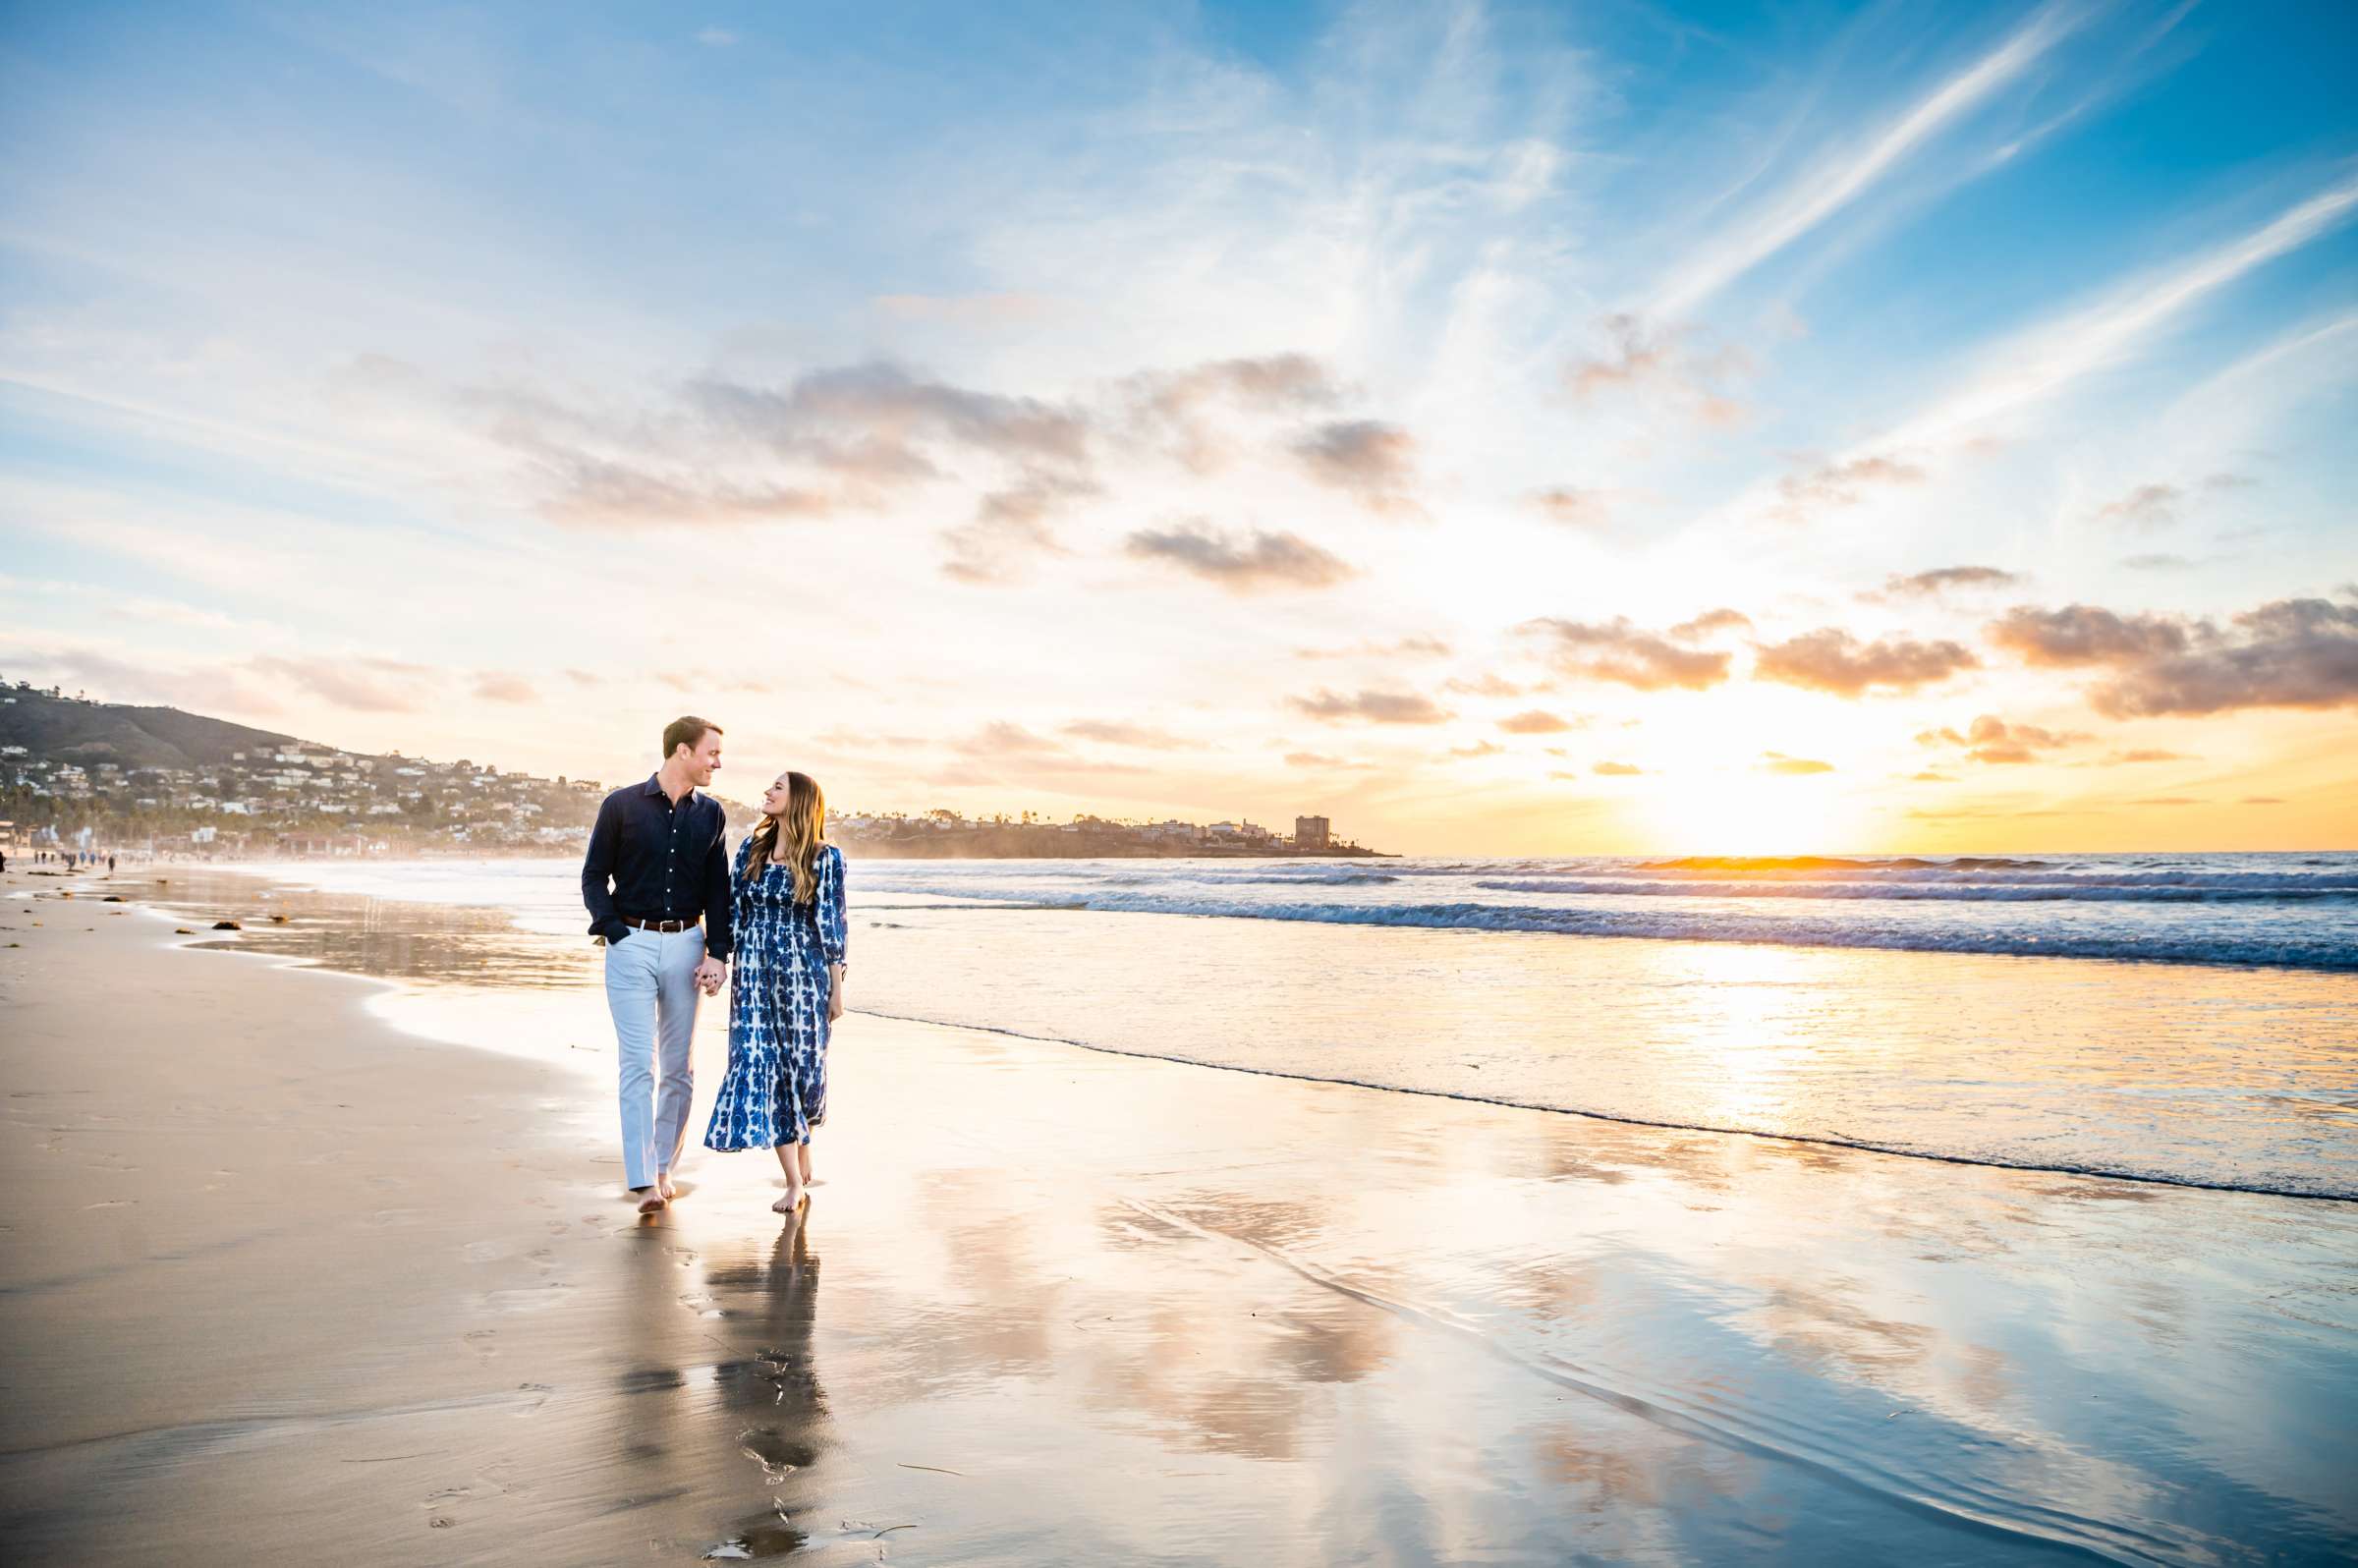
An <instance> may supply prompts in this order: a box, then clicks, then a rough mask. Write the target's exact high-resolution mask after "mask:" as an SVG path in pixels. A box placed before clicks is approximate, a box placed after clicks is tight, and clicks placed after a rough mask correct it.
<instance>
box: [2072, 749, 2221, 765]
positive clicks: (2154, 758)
mask: <svg viewBox="0 0 2358 1568" xmlns="http://www.w3.org/2000/svg"><path fill="white" fill-rule="evenodd" d="M2200 760H2201V758H2199V757H2193V756H2187V755H2186V754H2185V753H2184V752H2165V751H2162V750H2161V749H2160V748H2159V747H2136V748H2132V749H2131V750H2129V751H2125V752H2107V753H2105V756H2104V757H2103V758H2102V759H2100V760H2098V761H2094V762H2090V763H2087V764H2085V765H2086V766H2089V767H2125V766H2129V765H2132V764H2134V763H2138V762H2194V761H2200Z"/></svg>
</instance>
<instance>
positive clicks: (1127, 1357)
mask: <svg viewBox="0 0 2358 1568" xmlns="http://www.w3.org/2000/svg"><path fill="white" fill-rule="evenodd" d="M117 882H118V884H119V886H118V887H115V888H113V889H110V888H109V886H108V885H107V884H106V883H104V882H103V881H102V880H100V879H96V878H87V877H84V878H66V877H54V878H42V877H35V876H28V875H27V874H25V873H24V872H23V871H22V870H20V869H12V871H11V872H10V873H9V875H8V877H7V879H6V887H5V892H6V893H7V895H8V898H7V902H6V903H5V905H4V906H0V909H4V913H0V924H4V925H5V926H6V927H7V929H6V930H5V931H0V1009H5V1018H6V1027H5V1034H4V1036H0V1038H4V1040H5V1045H4V1047H0V1049H4V1052H5V1060H6V1065H7V1085H8V1119H7V1125H6V1128H5V1132H4V1135H0V1160H4V1161H5V1166H4V1169H5V1176H6V1180H7V1183H8V1187H9V1191H10V1194H11V1197H12V1200H13V1201H12V1203H11V1204H10V1205H9V1211H8V1213H7V1214H6V1215H5V1216H0V1225H4V1226H5V1231H4V1234H5V1237H6V1246H5V1248H4V1249H0V1256H4V1258H5V1262H4V1263H0V1316H4V1321H5V1330H4V1337H5V1344H6V1372H5V1379H4V1382H5V1390H6V1398H5V1400H4V1401H0V1412H4V1414H0V1428H4V1429H0V1540H5V1542H6V1544H7V1549H8V1555H9V1556H10V1557H11V1558H12V1559H15V1560H24V1561H33V1560H51V1559H59V1560H66V1559H70V1560H74V1561H78V1562H110V1563H111V1562H174V1563H188V1562H204V1563H212V1562H219V1563H247V1562H256V1561H263V1562H294V1561H311V1560H317V1559H319V1558H322V1557H325V1558H331V1559H342V1560H351V1561H362V1562H370V1563H454V1562H484V1563H490V1562H499V1563H512V1562H516V1561H527V1560H529V1561H532V1562H535V1563H544V1564H556V1563H608V1562H625V1561H648V1562H694V1561H698V1560H701V1559H706V1558H717V1559H722V1560H726V1559H731V1558H738V1557H755V1558H759V1557H766V1556H776V1555H782V1554H785V1553H788V1552H792V1553H793V1554H794V1555H795V1558H796V1560H808V1561H814V1562H876V1561H890V1562H906V1563H1008V1564H1016V1563H1023V1564H1037V1563H1106V1562H1150V1561H1151V1562H1159V1563H1182V1562H1184V1563H1240V1562H1253V1563H1258V1562H1337V1563H1341V1562H1354V1563H1359V1562H1364V1563H1460V1562H1486V1563H1527V1562H1528V1563H1539V1562H1561V1561H1570V1560H1599V1561H1603V1560H1618V1561H1628V1560H1635V1561H1654V1562H1719V1561H1729V1560H1736V1559H1739V1558H1741V1559H1744V1560H1763V1561H1790V1562H1823V1561H1834V1560H1862V1561H1867V1560H1873V1561H1901V1560H1905V1561H1908V1562H1910V1563H1912V1564H1923V1565H1929V1564H1940V1563H1980V1562H2019V1561H2038V1560H2043V1559H2047V1558H2050V1557H2051V1558H2054V1559H2057V1560H2064V1559H2077V1560H2091V1559H2094V1560H2112V1561H2123V1562H2188V1563H2193V1562H2237V1561H2255V1562H2256V1561H2264V1560H2265V1561H2275V1562H2299V1561H2317V1562H2325V1561H2332V1560H2337V1559H2341V1558H2345V1557H2346V1556H2347V1555H2348V1554H2349V1552H2350V1551H2351V1550H2352V1549H2353V1548H2354V1547H2358V1494H2354V1492H2353V1488H2351V1486H2350V1485H2349V1484H2348V1477H2349V1476H2350V1475H2351V1474H2352V1473H2354V1467H2358V1436H2354V1433H2353V1423H2352V1422H2351V1420H2350V1417H2349V1410H2350V1409H2351V1404H2352V1398H2353V1395H2354V1394H2358V1290H2354V1288H2353V1287H2354V1285H2358V1278H2354V1271H2353V1262H2354V1261H2358V1205H2353V1204H2347V1203H2340V1202H2332V1201H2319V1200H2302V1199H2293V1198H2285V1197H2278V1196H2268V1195H2254V1194H2246V1193H2232V1192H2210V1191H2200V1190H2189V1189H2183V1188H2172V1187H2167V1186H2162V1185H2157V1184H2152V1183H2139V1182H2130V1181H2116V1180H2108V1179H2103V1178H2091V1177H2067V1176H2060V1175H2056V1174H2053V1173H2049V1172H2038V1171H2021V1170H2005V1169H1996V1168H1987V1167H1977V1166H1963V1165H1956V1164H1948V1163H1942V1162H1938V1161H1928V1160H1923V1159H1915V1158H1907V1157H1901V1156H1895V1155H1890V1154H1882V1153H1874V1152H1867V1151H1861V1150H1851V1149H1841V1148H1826V1147H1823V1146H1815V1145H1810V1144H1805V1143H1796V1142H1784V1141H1780V1140H1777V1139H1772V1138H1760V1137H1749V1136H1736V1135H1720V1134H1709V1135H1706V1134H1692V1133H1681V1132H1675V1131H1667V1130H1662V1129H1655V1128H1646V1127H1633V1126H1624V1125H1618V1124H1614V1123H1610V1122H1604V1121H1600V1120H1596V1119H1593V1118H1587V1117H1581V1116H1574V1115H1564V1114H1558V1113H1550V1112H1544V1111H1536V1110H1521V1109H1515V1108H1509V1107H1501V1106H1493V1105H1482V1104H1472V1103H1465V1102H1459V1101H1451V1100H1446V1099H1438V1098H1433V1097H1431V1096H1420V1095H1412V1094H1402V1093H1395V1092H1381V1091H1377V1090H1371V1089H1362V1088H1356V1087H1351V1086H1344V1085H1333V1084H1318V1083H1306V1082H1298V1081H1292V1080H1286V1079H1278V1078H1271V1077H1267V1076H1263V1075H1258V1074H1250V1073H1240V1072H1231V1071H1221V1070H1217V1069H1212V1068H1207V1067H1198V1066H1187V1065H1180V1064H1173V1063H1165V1062H1155V1061H1149V1060H1141V1059H1136V1058H1133V1057H1127V1056H1120V1055H1113V1054H1108V1053H1104V1052H1096V1051H1090V1050H1086V1049H1081V1048H1076V1047H1071V1046H1065V1045H1058V1044H1053V1043H1048V1042H1043V1041H1039V1040H1031V1039H1024V1038H1019V1037H1014V1036H1003V1035H994V1034H990V1033H985V1032H979V1031H973V1030H961V1029H952V1028H946V1027H941V1026H934V1025H924V1024H914V1023H907V1022H899V1021H893V1020H887V1019H880V1018H875V1017H868V1016H862V1015H860V1014H859V1013H858V1012H857V1011H855V1013H854V1014H853V1015H852V1016H851V1017H849V1018H847V1019H846V1020H845V1021H844V1024H843V1026H842V1028H841V1032H840V1034H839V1036H838V1037H837V1044H836V1047H835V1051H834V1055H833V1072H834V1075H835V1077H834V1087H833V1091H832V1103H833V1118H834V1119H833V1122H832V1124H831V1125H830V1126H829V1127H828V1128H826V1129H825V1130H824V1132H823V1134H822V1136H821V1139H820V1141H819V1143H818V1144H817V1146H816V1153H817V1169H818V1173H819V1175H820V1176H821V1177H822V1178H823V1179H824V1181H825V1185H823V1186H821V1187H819V1188H818V1189H817V1190H816V1194H815V1197H814V1202H813V1204H811V1206H810V1208H809V1210H808V1212H807V1214H806V1216H805V1217H803V1218H801V1219H800V1220H796V1221H783V1222H782V1221H781V1220H780V1219H779V1218H778V1216H776V1215H774V1214H772V1213H770V1212H769V1211H768V1209H767V1204H768V1203H769V1202H770V1200H771V1198H772V1197H773V1196H774V1188H773V1186H772V1183H773V1181H774V1177H775V1168H774V1165H773V1164H771V1163H769V1162H767V1161H766V1160H764V1159H760V1158H757V1157H754V1156H733V1157H720V1156H714V1155H710V1154H704V1153H702V1152H701V1151H699V1152H698V1153H695V1154H692V1155H691V1157H690V1159H689V1160H688V1161H687V1163H686V1166H685V1172H686V1176H687V1180H688V1182H689V1185H690V1191H689V1193H688V1195H687V1196H686V1197H685V1198H684V1199H683V1200H682V1201H681V1202H680V1203H678V1204H675V1205H674V1206H673V1207H672V1208H671V1209H670V1210H669V1211H668V1212H666V1213H663V1214H661V1215H657V1216H653V1217H651V1218H645V1219H643V1218H641V1217H640V1216H639V1215H637V1214H636V1213H635V1212H634V1211H633V1210H632V1208H631V1206H630V1205H629V1204H627V1203H626V1202H625V1201H624V1198H623V1195H622V1194H621V1193H620V1191H619V1187H618V1182H617V1180H616V1176H617V1164H618V1161H617V1156H616V1152H615V1149H614V1147H613V1144H614V1140H613V1135H612V1128H611V1126H610V1123H611V1120H612V1115H613V1112H612V1089H611V1054H610V1053H611V1040H610V1036H608V1035H607V1033H606V1031H605V1029H604V1018H603V1013H602V1007H601V1006H600V1005H598V1002H597V999H596V998H595V997H594V995H593V994H591V993H589V992H588V991H587V990H585V989H583V988H580V987H576V988H574V989H571V990H567V989H564V988H561V987H547V988H541V989H537V990H519V989H515V988H500V987H496V986H493V985H489V984H485V983H481V982H480V981H481V980H483V979H484V978H485V977H482V976H477V977H474V980H475V981H476V982H474V983H470V982H469V977H468V976H466V975H461V976H459V977H458V978H457V979H456V980H453V981H452V982H451V983H445V984H440V985H434V984H415V983H412V984H402V985H391V984H387V983H385V982H382V981H376V980H366V979H362V978H356V977H354V976H351V975H345V974H338V973H332V972H329V971H326V970H321V969H310V968H301V967H296V966H294V965H291V964H289V963H288V962H286V961H284V960H280V959H273V958H269V957H264V956H253V955H247V954H239V953H235V952H220V951H200V950H189V949H191V948H193V947H197V946H199V945H202V946H206V947H209V946H213V945H216V944H221V943H231V944H234V943H236V942H237V941H238V940H240V939H239V938H237V937H216V936H215V935H214V933H212V932H210V931H208V930H204V929H203V928H202V925H201V924H200V923H199V922H197V921H196V920H193V919H189V918H187V916H186V914H185V910H186V909H187V908H189V907H192V906H180V905H175V904H174V902H173V901H174V900H175V899H176V898H181V897H187V896H189V892H188V888H187V886H186V879H185V878H184V879H183V882H184V885H183V887H182V888H181V890H180V891H179V892H178V893H177V894H176V893H175V892H174V891H173V890H171V889H158V888H156V887H155V886H154V885H153V878H152V876H151V875H145V874H141V875H134V874H131V873H129V872H127V873H126V874H125V875H124V876H122V877H120V878H118V879H117ZM68 889H72V890H74V892H75V896H74V897H73V898H71V899H67V898H64V897H62V896H59V895H61V894H62V893H63V892H65V891H66V890H68ZM110 890H111V891H114V892H116V893H117V894H118V896H122V897H125V898H126V899H128V900H129V902H127V903H122V904H116V903H106V902H102V900H103V899H104V898H105V897H106V895H107V894H108V892H109V891H110ZM204 896H205V897H207V898H211V899H215V900H216V901H225V900H226V897H227V895H224V894H220V893H217V892H212V891H208V892H207V893H206V894H205V895H204ZM159 903H160V904H161V906H162V909H161V910H160V911H159V909H158V908H157V907H155V906H157V905H158V904H159ZM260 907H261V906H260V905H258V904H257V903H255V902H254V900H253V898H252V897H251V896H248V897H247V898H246V901H245V905H244V908H243V910H242V911H227V910H225V911H224V912H225V913H243V914H245V915H246V917H247V918H248V919H249V920H253V919H254V918H255V917H254V911H255V910H257V909H258V908H260ZM179 926H188V927H189V928H190V931H191V934H187V935H183V934H178V931H177V927H179ZM387 939H398V940H403V941H408V940H411V939H413V938H412V937H411V936H409V935H402V934H399V933H394V934H393V935H391V936H388V938H387ZM414 939H415V940H417V941H421V942H427V941H434V940H441V939H443V938H442V937H441V936H438V935H437V934H436V933H434V932H432V931H428V930H424V929H422V928H421V930H420V931H419V932H418V933H416V935H415V938H414ZM257 945H260V944H258V943H257ZM855 1006H857V1000H856V999H855ZM719 1025H720V1009H719V1008H717V1007H707V1008H706V1010H705V1014H704V1018H703V1020H702V1028H701V1031H700V1037H699V1041H698V1074H699V1080H700V1087H701V1092H700V1100H699V1105H698V1117H697V1120H696V1122H695V1127H696V1129H697V1131H698V1132H699V1133H701V1130H702V1112H703V1110H704V1109H705V1101H704V1098H703V1096H704V1095H708V1093H709V1091H710V1086H711V1085H712V1084H713V1083H714V1082H716V1081H717V1078H718V1073H719V1067H720V1062H721V1059H722V1055H723V1052H724V1049H725V1041H724V1039H723V1038H722V1036H721V1035H720V1034H719Z"/></svg>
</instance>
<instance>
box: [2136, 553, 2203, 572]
mask: <svg viewBox="0 0 2358 1568" xmlns="http://www.w3.org/2000/svg"><path fill="white" fill-rule="evenodd" d="M2120 564H2121V565H2123V566H2125V567H2127V568H2128V569H2129V570H2130V571H2132V572H2183V571H2185V570H2186V569H2187V568H2189V567H2191V566H2193V565H2194V563H2193V562H2192V561H2190V560H2188V559H2186V557H2184V556H2183V555H2132V556H2129V557H2127V558H2125V559H2124V560H2122V562H2121V563H2120Z"/></svg>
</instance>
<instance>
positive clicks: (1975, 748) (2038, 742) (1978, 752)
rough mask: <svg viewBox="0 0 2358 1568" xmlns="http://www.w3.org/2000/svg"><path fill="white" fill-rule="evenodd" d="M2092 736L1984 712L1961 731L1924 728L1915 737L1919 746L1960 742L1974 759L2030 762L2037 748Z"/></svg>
mask: <svg viewBox="0 0 2358 1568" xmlns="http://www.w3.org/2000/svg"><path fill="white" fill-rule="evenodd" d="M2091 738H2092V737H2090V736H2087V735H2083V734H2080V733H2078V732H2076V731H2071V732H2067V731H2061V730H2049V729H2041V728H2040V727H2039V726H2038V725H2036V724H2008V723H2007V722H2006V721H2005V720H2003V719H2001V718H1999V717H1998V716H1997V715H1996V714H1994V713H1984V714H1982V715H1981V716H1980V717H1978V718H1976V719H1975V720H1974V721H1973V727H1972V728H1971V729H1970V730H1968V731H1967V732H1966V733H1965V734H1963V735H1960V734H1958V733H1957V732H1956V731H1955V730H1953V729H1937V730H1926V731H1924V732H1923V733H1922V734H1920V735H1918V736H1917V737H1916V740H1917V744H1919V745H1921V746H1940V745H1948V746H1963V747H1970V748H1972V750H1971V751H1969V752H1968V753H1967V754H1966V755H1967V756H1968V758H1969V759H1970V760H1972V761H1976V762H2029V761H2035V760H2036V759H2037V758H2036V756H2035V755H2034V754H2036V753H2039V752H2052V751H2060V750H2062V749H2064V748H2066V747H2071V746H2077V745H2079V744H2080V743H2082V742H2083V741H2087V740H2089V739H2091Z"/></svg>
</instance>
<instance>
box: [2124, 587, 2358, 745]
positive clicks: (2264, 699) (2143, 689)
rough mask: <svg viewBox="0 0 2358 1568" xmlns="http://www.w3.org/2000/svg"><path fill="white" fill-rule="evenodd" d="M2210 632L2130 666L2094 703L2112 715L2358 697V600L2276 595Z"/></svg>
mask: <svg viewBox="0 0 2358 1568" xmlns="http://www.w3.org/2000/svg"><path fill="white" fill-rule="evenodd" d="M2204 633H2205V635H2204V636H2203V638H2202V639H2201V644H2202V645H2201V646H2200V647H2198V648H2194V649H2189V650H2185V651H2173V652H2167V653H2162V654H2160V655H2158V656H2146V657H2143V658H2141V659H2138V660H2137V661H2135V662H2132V663H2129V664H2127V665H2126V666H2125V667H2123V668H2121V669H2120V671H2119V673H2118V674H2117V675H2116V677H2115V678H2114V679H2113V680H2112V681H2110V682H2109V683H2108V684H2106V685H2105V686H2102V687H2100V688H2099V689H2098V690H2097V691H2096V692H2095V693H2093V694H2092V695H2091V697H2090V701H2091V702H2092V703H2093V704H2094V705H2095V707H2096V709H2097V711H2098V712H2100V713H2104V714H2105V715H2106V716H2108V717H2113V718H2151V717H2157V716H2160V715H2162V714H2171V713H2186V714H2202V713H2222V712H2228V711H2232V710H2234V709H2238V708H2252V707H2304V708H2328V707H2340V706H2343V705H2344V704H2347V703H2352V702H2358V606H2351V605H2341V604H2335V603H2333V602H2331V601H2330V600H2328V599H2278V600H2276V601H2274V602H2273V603H2269V604H2263V605H2261V606H2260V607H2259V608H2258V609H2254V610H2246V611H2244V612H2243V613H2242V614H2240V615H2237V616H2236V617H2234V619H2233V622H2232V629H2231V630H2230V631H2227V632H2218V633H2215V632H2212V631H2211V629H2210V627H2209V625H2208V623H2206V624H2205V626H2204Z"/></svg>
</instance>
